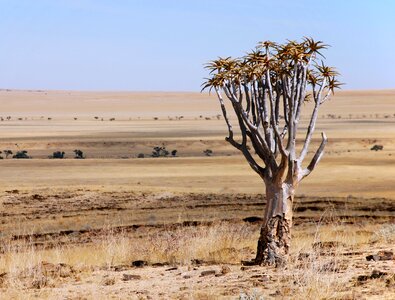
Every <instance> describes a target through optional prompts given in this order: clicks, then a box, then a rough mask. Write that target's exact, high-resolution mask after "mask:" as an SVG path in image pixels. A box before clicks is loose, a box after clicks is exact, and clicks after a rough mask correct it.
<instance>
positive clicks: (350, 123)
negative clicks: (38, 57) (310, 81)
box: [0, 90, 395, 299]
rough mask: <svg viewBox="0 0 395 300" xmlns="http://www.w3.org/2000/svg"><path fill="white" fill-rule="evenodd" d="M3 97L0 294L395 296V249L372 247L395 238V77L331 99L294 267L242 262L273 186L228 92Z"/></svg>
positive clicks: (300, 199)
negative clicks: (242, 147)
mask: <svg viewBox="0 0 395 300" xmlns="http://www.w3.org/2000/svg"><path fill="white" fill-rule="evenodd" d="M311 106H312V104H311V103H306V104H305V107H304V115H303V116H302V122H301V124H300V128H301V129H302V130H301V132H300V136H298V141H299V142H302V140H303V138H304V136H303V134H304V132H305V129H306V128H307V126H308V122H309V111H310V109H311ZM0 107H1V113H0V117H1V119H0V150H1V151H3V153H2V154H1V156H2V157H3V158H4V159H2V160H0V165H1V167H0V178H1V179H2V180H1V181H0V193H1V198H0V216H1V219H0V220H1V222H0V298H1V297H2V296H1V295H5V297H10V298H17V299H18V298H20V299H27V298H29V297H32V298H33V297H40V298H48V299H52V298H61V299H63V298H67V297H68V298H73V299H74V298H78V297H80V298H81V299H86V298H87V299H100V298H102V299H107V298H114V299H118V298H121V299H124V298H131V299H134V298H136V299H162V298H164V299H212V298H214V299H222V298H225V299H227V298H229V299H234V298H237V297H243V295H245V296H246V297H247V296H249V297H253V296H254V295H263V296H264V297H265V299H266V297H267V298H278V299H323V298H326V299H393V297H394V296H395V294H394V290H395V275H394V270H395V260H394V258H392V260H380V259H372V260H367V259H366V256H368V255H376V258H377V257H378V256H380V255H379V254H380V253H381V255H383V253H389V252H393V251H394V250H395V249H394V246H393V245H394V243H395V223H394V221H395V184H394V178H395V90H382V91H341V92H337V93H336V94H335V96H334V97H332V99H331V100H329V101H328V102H327V103H326V104H325V105H324V106H323V107H322V109H321V111H320V114H319V115H320V117H319V120H318V124H317V128H316V133H315V135H314V140H313V144H312V147H311V149H312V150H311V151H313V150H314V149H315V148H316V147H318V145H319V143H320V134H319V133H320V132H321V131H325V133H326V135H327V136H328V138H329V143H328V145H327V148H326V151H325V156H324V157H323V159H322V161H321V162H320V164H319V165H318V167H317V169H316V170H314V172H313V173H312V174H311V175H310V176H309V177H308V178H306V179H305V180H304V181H303V182H302V184H301V186H300V188H299V189H298V193H297V196H296V200H295V201H296V203H295V207H294V210H295V219H294V227H293V230H294V231H293V246H292V250H291V253H292V254H291V258H290V259H291V262H290V263H289V264H288V267H287V268H283V269H274V268H272V267H270V268H269V267H244V266H242V265H241V261H242V260H249V259H251V258H253V256H254V251H255V247H256V244H255V243H256V240H257V238H258V235H259V221H260V218H261V217H262V216H263V211H264V205H265V199H264V196H263V194H264V191H265V190H264V185H263V182H262V180H261V179H260V178H259V177H258V176H257V175H256V174H255V173H254V172H253V171H252V170H251V169H250V167H249V166H248V164H247V162H246V161H245V160H244V158H243V157H242V155H241V154H240V153H238V151H237V150H235V149H234V148H232V146H231V145H230V144H228V143H227V142H226V141H225V137H226V134H227V131H226V125H225V123H224V120H223V117H222V115H221V114H220V108H219V104H218V101H217V100H216V97H215V95H211V96H210V95H208V94H205V93H204V94H200V93H186V92H185V93H181V92H178V93H170V92H155V93H154V92H68V91H12V90H11V91H9V90H2V91H0ZM231 120H232V121H233V123H234V125H235V127H237V126H236V122H235V120H234V119H231ZM375 145H379V146H383V149H382V150H378V151H374V150H372V149H371V148H372V147H374V146H375ZM156 146H160V147H166V149H167V150H168V151H169V152H171V151H172V150H177V152H176V154H175V155H174V156H173V155H171V154H169V155H168V156H167V157H151V154H152V151H153V148H154V147H156ZM75 149H79V150H81V151H83V153H84V155H85V156H86V158H85V159H74V153H73V151H74V150H75ZM4 150H11V151H12V152H13V153H14V154H15V153H16V152H17V151H22V150H26V151H28V155H29V156H31V157H32V159H13V158H12V155H9V156H8V157H7V158H6V155H5V153H4ZM206 150H211V152H210V151H206ZM55 151H64V152H65V158H64V159H53V158H50V156H51V155H52V154H53V152H55ZM139 156H140V158H139ZM141 156H144V157H141ZM136 261H137V262H139V261H141V264H142V265H143V266H139V263H136ZM133 262H135V263H134V264H133ZM375 274H376V275H375ZM361 276H362V277H361ZM363 276H365V277H363ZM26 297H27V298H26ZM245 299H249V298H245ZM251 299H254V298H251Z"/></svg>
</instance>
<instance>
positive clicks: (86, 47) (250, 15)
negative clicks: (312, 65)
mask: <svg viewBox="0 0 395 300" xmlns="http://www.w3.org/2000/svg"><path fill="white" fill-rule="evenodd" d="M0 36H1V47H0V88H2V89H7V88H9V89H58V90H130V91H133V90H137V91H199V90H200V84H201V83H202V82H203V78H204V77H205V76H206V75H207V72H206V70H204V69H203V64H204V63H206V62H207V61H208V60H210V59H214V58H216V57H217V56H229V55H230V56H241V55H243V54H244V53H245V51H248V50H251V49H252V48H254V47H255V45H256V43H257V42H258V41H262V40H273V41H276V42H284V41H285V40H286V39H300V38H302V37H303V36H311V37H313V38H315V39H318V40H323V41H324V42H325V43H327V44H330V45H331V48H330V49H328V50H327V51H326V52H325V56H326V58H327V64H329V65H331V66H335V67H337V68H338V70H339V71H340V72H341V74H342V77H341V81H343V82H345V83H346V85H345V86H344V87H343V88H344V89H388V88H395V76H394V73H393V72H394V70H395V54H394V53H395V0H376V1H374V0H348V1H346V0H331V1H318V0H317V1H312V0H300V1H295V0H282V1H266V0H261V1H259V0H244V1H229V0H216V1H215V0H199V1H192V0H184V1H182V0H179V1H176V0H166V1H165V0H162V1H160V0H145V1H144V0H140V1H138V0H130V1H126V0H113V1H110V0H30V1H29V0H18V1H15V0H0Z"/></svg>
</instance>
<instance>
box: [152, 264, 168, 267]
mask: <svg viewBox="0 0 395 300" xmlns="http://www.w3.org/2000/svg"><path fill="white" fill-rule="evenodd" d="M166 265H168V263H154V264H152V266H153V267H164V266H166Z"/></svg>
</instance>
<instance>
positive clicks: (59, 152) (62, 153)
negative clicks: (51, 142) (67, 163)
mask: <svg viewBox="0 0 395 300" xmlns="http://www.w3.org/2000/svg"><path fill="white" fill-rule="evenodd" d="M64 155H65V153H64V152H63V151H62V152H61V151H55V152H54V153H53V154H52V156H51V158H58V159H62V158H64Z"/></svg>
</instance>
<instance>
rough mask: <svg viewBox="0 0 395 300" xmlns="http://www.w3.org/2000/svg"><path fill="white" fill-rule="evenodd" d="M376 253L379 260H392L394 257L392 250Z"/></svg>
mask: <svg viewBox="0 0 395 300" xmlns="http://www.w3.org/2000/svg"><path fill="white" fill-rule="evenodd" d="M377 255H378V256H379V257H380V260H393V259H395V256H394V252H392V251H384V250H382V251H379V252H378V253H377Z"/></svg>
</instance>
